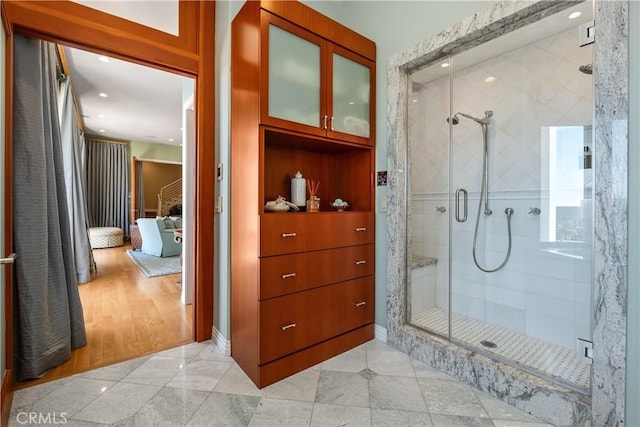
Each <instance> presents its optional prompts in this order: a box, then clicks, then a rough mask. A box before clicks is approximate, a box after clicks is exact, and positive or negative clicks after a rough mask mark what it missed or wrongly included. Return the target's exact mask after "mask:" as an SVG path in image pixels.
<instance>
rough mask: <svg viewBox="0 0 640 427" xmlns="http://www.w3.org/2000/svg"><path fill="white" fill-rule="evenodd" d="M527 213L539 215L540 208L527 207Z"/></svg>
mask: <svg viewBox="0 0 640 427" xmlns="http://www.w3.org/2000/svg"><path fill="white" fill-rule="evenodd" d="M529 215H540V208H529Z"/></svg>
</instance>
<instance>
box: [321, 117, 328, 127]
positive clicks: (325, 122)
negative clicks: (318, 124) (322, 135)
mask: <svg viewBox="0 0 640 427" xmlns="http://www.w3.org/2000/svg"><path fill="white" fill-rule="evenodd" d="M327 119H328V117H327V115H326V114H325V115H324V117H323V118H322V122H323V124H322V128H323V129H325V130H326V129H327Z"/></svg>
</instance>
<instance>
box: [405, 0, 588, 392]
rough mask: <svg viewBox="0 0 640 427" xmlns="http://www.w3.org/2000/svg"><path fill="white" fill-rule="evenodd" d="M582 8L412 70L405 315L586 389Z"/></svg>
mask: <svg viewBox="0 0 640 427" xmlns="http://www.w3.org/2000/svg"><path fill="white" fill-rule="evenodd" d="M591 7H592V4H591V3H590V2H585V3H582V4H580V5H577V6H574V7H572V8H570V9H567V10H565V11H563V12H562V13H559V14H557V16H555V15H554V16H552V17H549V18H545V19H544V20H541V21H538V22H536V23H534V24H532V25H529V26H527V27H524V28H522V29H519V30H516V31H514V32H512V33H509V34H506V35H504V36H502V37H499V38H496V39H494V40H492V41H491V42H488V43H484V44H482V45H480V46H477V47H474V48H472V49H469V50H466V51H464V52H461V53H458V54H455V55H452V56H449V57H445V58H441V59H440V60H438V61H437V62H432V63H430V64H427V65H426V66H423V67H420V68H418V69H414V70H410V72H409V76H408V77H409V78H408V84H409V87H408V93H409V98H408V99H407V103H408V106H407V107H408V108H407V110H408V117H407V126H408V132H407V135H408V141H407V170H408V172H409V173H408V174H407V179H408V182H407V191H408V194H407V213H408V218H407V222H408V227H407V229H408V230H409V239H408V243H407V245H408V246H407V254H410V255H411V256H408V257H407V259H408V265H407V278H408V280H407V307H408V310H407V319H406V320H407V323H409V324H411V325H413V326H415V327H418V328H421V329H424V330H426V331H428V332H430V333H433V334H437V335H439V336H442V337H445V338H447V339H449V340H451V341H453V342H456V343H458V344H460V345H463V346H465V347H468V348H471V349H474V350H476V351H478V352H482V353H485V354H487V355H490V356H491V357H493V358H495V359H498V360H500V361H504V362H506V363H510V364H515V365H517V366H518V367H520V368H522V369H524V370H528V371H531V372H533V373H535V374H537V375H541V376H544V377H546V378H548V379H551V380H553V381H556V382H559V383H562V384H563V385H566V386H569V387H571V388H574V389H576V390H578V391H583V392H588V391H589V388H590V384H589V379H590V365H589V362H590V359H589V357H588V356H589V344H590V341H591V325H590V319H591V289H592V282H593V277H592V276H593V273H592V271H593V207H592V199H593V186H592V182H593V171H594V167H596V166H597V165H594V164H593V162H592V161H591V158H592V151H593V144H592V132H591V124H592V117H593V81H592V76H591V69H592V66H591V64H592V46H591V45H585V46H582V47H581V46H580V45H579V42H578V40H579V37H578V31H579V30H578V29H579V25H580V24H581V23H584V22H587V21H589V20H591V19H592V10H591ZM577 12H580V15H579V16H578V17H577V18H569V16H574V17H575V15H576V14H577ZM572 14H573V15H572Z"/></svg>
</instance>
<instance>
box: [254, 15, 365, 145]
mask: <svg viewBox="0 0 640 427" xmlns="http://www.w3.org/2000/svg"><path fill="white" fill-rule="evenodd" d="M260 19H261V33H260V38H261V51H260V53H261V55H262V57H263V58H267V59H266V60H265V61H264V63H263V64H261V65H262V67H263V68H264V70H263V71H262V72H261V79H262V81H261V88H263V90H262V91H261V122H262V123H264V124H268V125H272V126H276V127H280V128H286V129H291V130H298V131H301V132H305V133H310V134H313V135H318V136H326V137H330V138H335V139H340V140H344V141H352V142H356V143H362V144H373V142H372V141H373V139H372V136H373V133H372V132H371V130H372V128H373V126H372V120H373V118H374V116H375V111H374V109H373V105H374V103H373V102H372V100H373V99H375V62H374V61H373V60H371V59H368V58H365V57H364V56H362V55H360V54H358V53H355V52H353V51H351V50H349V49H345V48H344V47H342V46H340V45H339V44H337V43H334V42H332V41H330V40H327V39H326V38H323V37H322V36H318V35H317V34H314V33H313V32H311V31H309V30H306V29H304V28H302V27H300V26H299V25H296V24H294V23H292V22H291V21H288V20H285V19H281V18H279V17H277V16H275V15H274V14H273V13H271V12H269V11H266V10H264V9H263V10H262V11H261V13H260Z"/></svg>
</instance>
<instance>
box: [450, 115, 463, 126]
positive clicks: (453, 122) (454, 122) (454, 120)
mask: <svg viewBox="0 0 640 427" xmlns="http://www.w3.org/2000/svg"><path fill="white" fill-rule="evenodd" d="M450 119H451V121H449V120H450ZM449 122H450V123H451V124H452V125H454V126H455V125H457V124H458V123H460V119H459V118H458V115H457V114H454V115H453V117H447V123H449Z"/></svg>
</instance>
